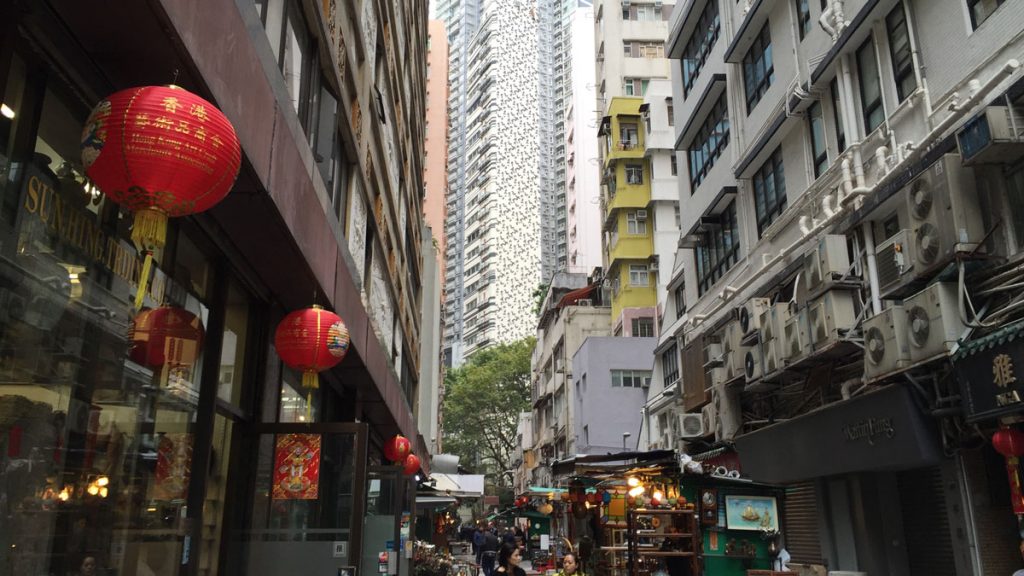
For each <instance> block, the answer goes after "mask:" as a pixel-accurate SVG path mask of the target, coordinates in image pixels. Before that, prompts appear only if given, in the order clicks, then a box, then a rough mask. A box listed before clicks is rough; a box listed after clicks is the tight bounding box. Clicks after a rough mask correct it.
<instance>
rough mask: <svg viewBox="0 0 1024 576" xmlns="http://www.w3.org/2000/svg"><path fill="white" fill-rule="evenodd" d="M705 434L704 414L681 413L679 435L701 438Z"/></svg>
mask: <svg viewBox="0 0 1024 576" xmlns="http://www.w3.org/2000/svg"><path fill="white" fill-rule="evenodd" d="M704 435H705V434H704V415H703V414H691V413H684V414H680V415H679V437H680V438H701V437H703V436H704Z"/></svg>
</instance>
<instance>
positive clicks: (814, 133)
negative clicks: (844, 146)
mask: <svg viewBox="0 0 1024 576" xmlns="http://www.w3.org/2000/svg"><path fill="white" fill-rule="evenodd" d="M807 123H808V125H809V127H810V129H811V153H812V154H813V155H814V177H815V178H817V177H818V176H821V174H822V172H824V171H825V170H826V169H827V168H828V147H827V146H826V145H825V118H824V117H822V113H821V102H815V103H814V104H811V107H810V108H808V109H807Z"/></svg>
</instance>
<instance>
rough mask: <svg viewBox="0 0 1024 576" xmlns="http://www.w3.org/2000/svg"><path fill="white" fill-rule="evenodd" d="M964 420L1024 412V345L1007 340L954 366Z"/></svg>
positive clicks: (991, 417)
mask: <svg viewBox="0 0 1024 576" xmlns="http://www.w3.org/2000/svg"><path fill="white" fill-rule="evenodd" d="M955 365H956V375H957V380H959V382H960V394H961V397H962V398H963V408H964V417H965V419H966V420H967V421H968V422H977V421H980V420H990V419H994V418H998V417H1000V416H1005V415H1007V414H1014V413H1019V412H1022V411H1024V372H1021V370H1024V343H1022V342H1021V340H1019V339H1018V340H1009V341H1007V342H1005V343H1002V344H996V345H994V346H993V347H991V348H988V349H984V350H978V351H976V352H974V353H973V354H972V355H970V356H966V357H963V358H960V359H959V360H957V361H956V362H955Z"/></svg>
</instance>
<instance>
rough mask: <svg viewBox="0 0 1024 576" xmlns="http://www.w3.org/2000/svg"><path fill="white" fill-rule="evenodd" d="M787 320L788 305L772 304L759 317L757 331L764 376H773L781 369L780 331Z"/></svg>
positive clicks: (781, 341)
mask: <svg viewBox="0 0 1024 576" xmlns="http://www.w3.org/2000/svg"><path fill="white" fill-rule="evenodd" d="M787 320H789V303H787V302H782V303H778V304H773V305H772V306H771V307H769V308H768V309H767V310H765V311H764V312H763V313H761V316H760V322H759V323H760V329H759V330H758V334H759V340H760V345H761V355H762V358H763V363H762V365H761V366H762V368H764V374H773V373H775V372H777V371H778V370H780V369H781V368H782V359H783V350H782V348H783V343H784V340H783V338H782V329H783V328H784V327H785V325H786V321H787Z"/></svg>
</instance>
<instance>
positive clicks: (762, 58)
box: [743, 22, 775, 114]
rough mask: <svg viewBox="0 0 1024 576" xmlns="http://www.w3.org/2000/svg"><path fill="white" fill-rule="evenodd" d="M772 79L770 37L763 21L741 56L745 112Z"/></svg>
mask: <svg viewBox="0 0 1024 576" xmlns="http://www.w3.org/2000/svg"><path fill="white" fill-rule="evenodd" d="M774 80H775V67H774V65H773V64H772V38H771V36H770V34H769V31H768V22H765V23H764V28H761V33H760V34H758V35H757V38H755V39H754V43H753V44H751V46H750V49H748V50H747V53H746V55H745V56H743V86H744V88H745V89H746V92H747V114H750V111H751V110H753V109H754V107H755V106H757V103H758V102H760V101H761V97H762V96H764V95H765V93H766V92H768V88H770V87H771V85H772V81H774Z"/></svg>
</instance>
